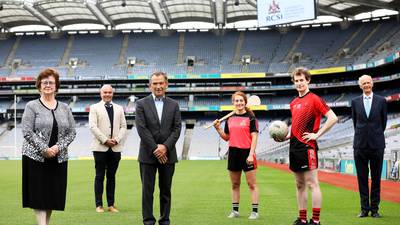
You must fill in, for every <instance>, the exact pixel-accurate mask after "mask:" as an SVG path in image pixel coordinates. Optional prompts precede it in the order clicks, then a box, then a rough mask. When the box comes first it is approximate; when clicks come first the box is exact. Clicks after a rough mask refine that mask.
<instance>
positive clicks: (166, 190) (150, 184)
mask: <svg viewBox="0 0 400 225" xmlns="http://www.w3.org/2000/svg"><path fill="white" fill-rule="evenodd" d="M157 170H158V187H159V188H160V218H159V219H158V223H159V224H160V225H169V224H170V219H169V214H170V211H171V185H172V177H173V175H174V171H175V164H163V165H161V164H159V163H157V164H145V163H140V178H141V180H142V216H143V224H144V225H154V224H155V223H156V219H155V218H154V215H153V199H154V197H153V194H154V185H155V180H156V173H157Z"/></svg>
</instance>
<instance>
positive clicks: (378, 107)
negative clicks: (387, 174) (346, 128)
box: [351, 93, 387, 149]
mask: <svg viewBox="0 0 400 225" xmlns="http://www.w3.org/2000/svg"><path fill="white" fill-rule="evenodd" d="M351 117H352V119H353V124H354V142H353V148H354V149H365V148H370V149H384V148H385V135H384V131H385V129H386V122H387V103H386V99H385V98H384V97H382V96H379V95H376V94H375V93H374V95H373V98H372V103H371V111H370V113H369V117H367V115H366V113H365V108H364V100H363V95H361V96H358V97H356V98H354V99H352V101H351Z"/></svg>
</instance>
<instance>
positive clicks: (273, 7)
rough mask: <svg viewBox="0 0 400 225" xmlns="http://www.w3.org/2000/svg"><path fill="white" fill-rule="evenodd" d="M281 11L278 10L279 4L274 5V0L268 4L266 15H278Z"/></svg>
mask: <svg viewBox="0 0 400 225" xmlns="http://www.w3.org/2000/svg"><path fill="white" fill-rule="evenodd" d="M280 12H281V9H280V8H279V3H276V2H275V0H272V3H271V4H269V9H268V14H275V13H280Z"/></svg>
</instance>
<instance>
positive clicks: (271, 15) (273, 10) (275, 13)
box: [265, 0, 283, 22]
mask: <svg viewBox="0 0 400 225" xmlns="http://www.w3.org/2000/svg"><path fill="white" fill-rule="evenodd" d="M265 19H266V21H268V22H273V21H279V20H282V19H283V14H282V13H281V8H280V7H279V3H278V2H277V1H275V0H272V2H271V4H269V9H268V15H267V17H266V18H265Z"/></svg>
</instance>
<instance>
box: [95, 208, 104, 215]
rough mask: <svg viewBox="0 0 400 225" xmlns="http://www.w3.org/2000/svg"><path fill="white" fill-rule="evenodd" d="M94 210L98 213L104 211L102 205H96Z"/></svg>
mask: <svg viewBox="0 0 400 225" xmlns="http://www.w3.org/2000/svg"><path fill="white" fill-rule="evenodd" d="M96 212H98V213H103V212H104V208H103V206H97V207H96Z"/></svg>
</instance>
